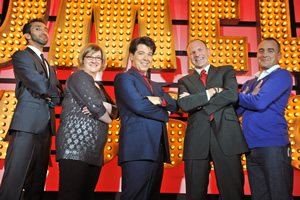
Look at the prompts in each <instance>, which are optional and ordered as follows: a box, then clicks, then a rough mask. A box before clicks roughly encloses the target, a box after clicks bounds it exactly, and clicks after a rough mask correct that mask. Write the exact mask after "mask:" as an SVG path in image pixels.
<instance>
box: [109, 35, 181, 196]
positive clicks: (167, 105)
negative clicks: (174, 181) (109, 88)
mask: <svg viewBox="0 0 300 200" xmlns="http://www.w3.org/2000/svg"><path fill="white" fill-rule="evenodd" d="M155 49H156V46H155V44H154V42H153V40H152V39H151V38H149V37H139V38H135V39H134V40H132V42H131V44H130V47H129V52H130V55H129V58H130V60H131V61H132V67H131V69H129V70H128V71H127V72H126V73H119V74H118V75H117V76H116V77H115V80H114V85H115V95H116V100H117V106H118V109H119V113H120V118H121V130H120V139H119V154H118V156H119V160H118V164H119V165H121V168H122V194H121V200H137V199H138V200H157V199H159V195H160V187H161V181H162V176H163V168H164V164H163V163H164V162H170V152H169V143H168V135H167V127H166V122H168V119H169V113H168V112H173V113H174V112H176V111H177V107H176V101H175V100H173V99H172V98H171V97H170V96H169V95H168V94H167V93H166V92H165V91H164V90H163V89H162V87H161V86H160V85H159V84H157V83H155V82H153V81H151V80H149V78H148V76H147V71H148V69H149V68H150V67H151V65H152V57H153V54H154V52H155Z"/></svg>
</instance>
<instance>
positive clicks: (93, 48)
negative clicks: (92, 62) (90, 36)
mask: <svg viewBox="0 0 300 200" xmlns="http://www.w3.org/2000/svg"><path fill="white" fill-rule="evenodd" d="M98 51H100V52H101V60H102V62H101V68H100V70H99V71H100V72H101V71H104V70H105V69H106V55H105V53H104V51H103V50H102V48H101V47H100V46H99V45H97V44H94V43H88V44H86V45H85V46H84V47H83V48H82V49H81V50H80V54H79V57H78V63H79V66H78V67H79V69H84V62H83V60H84V58H85V56H86V55H87V54H88V53H91V54H94V53H96V52H98Z"/></svg>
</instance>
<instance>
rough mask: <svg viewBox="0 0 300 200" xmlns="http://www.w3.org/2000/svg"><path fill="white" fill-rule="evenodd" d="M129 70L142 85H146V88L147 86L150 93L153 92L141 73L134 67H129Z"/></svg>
mask: <svg viewBox="0 0 300 200" xmlns="http://www.w3.org/2000/svg"><path fill="white" fill-rule="evenodd" d="M127 72H128V73H129V74H131V75H133V76H134V77H135V78H136V79H137V80H138V81H139V82H140V83H141V84H142V85H144V87H145V88H147V90H148V91H149V93H150V94H152V91H151V89H150V88H149V86H148V84H147V82H146V81H145V79H144V77H143V76H142V75H141V74H139V73H138V72H137V71H135V70H134V69H129V70H128V71H127ZM153 90H154V89H153Z"/></svg>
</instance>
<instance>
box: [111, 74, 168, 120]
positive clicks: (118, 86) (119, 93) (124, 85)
mask: <svg viewBox="0 0 300 200" xmlns="http://www.w3.org/2000/svg"><path fill="white" fill-rule="evenodd" d="M135 83H136V82H135V77H133V76H131V75H130V74H127V73H119V74H117V76H116V77H115V80H114V86H115V96H116V99H117V103H118V104H121V105H122V106H124V107H126V109H128V110H130V111H131V112H133V113H135V114H136V115H139V116H141V117H144V118H150V119H153V120H157V121H162V122H167V121H168V119H169V115H168V112H167V110H166V109H165V108H163V107H160V106H156V105H154V104H152V103H151V102H150V101H149V100H148V98H147V97H146V96H143V95H142V94H141V93H140V91H139V90H138V89H137V87H136V86H135ZM163 97H164V98H165V96H163ZM167 102H168V101H167Z"/></svg>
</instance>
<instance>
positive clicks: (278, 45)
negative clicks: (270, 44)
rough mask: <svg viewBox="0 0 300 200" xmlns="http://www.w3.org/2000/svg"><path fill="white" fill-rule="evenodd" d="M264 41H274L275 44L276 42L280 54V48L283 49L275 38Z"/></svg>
mask: <svg viewBox="0 0 300 200" xmlns="http://www.w3.org/2000/svg"><path fill="white" fill-rule="evenodd" d="M263 41H274V42H276V44H277V47H278V52H280V48H281V47H280V43H279V42H278V41H277V40H276V39H275V38H272V37H268V38H266V39H264V40H263Z"/></svg>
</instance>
